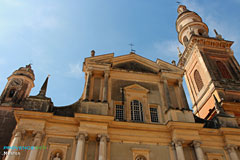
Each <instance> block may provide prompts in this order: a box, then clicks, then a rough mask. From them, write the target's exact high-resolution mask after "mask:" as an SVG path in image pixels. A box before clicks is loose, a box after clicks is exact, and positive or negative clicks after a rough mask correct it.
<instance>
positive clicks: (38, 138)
mask: <svg viewBox="0 0 240 160" xmlns="http://www.w3.org/2000/svg"><path fill="white" fill-rule="evenodd" d="M33 134H34V135H35V136H34V140H33V143H32V146H34V147H36V146H40V144H41V140H42V137H43V134H42V132H36V133H33ZM37 154H38V149H36V148H35V149H31V150H30V154H29V157H28V160H33V159H37Z"/></svg>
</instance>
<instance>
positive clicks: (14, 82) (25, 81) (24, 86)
mask: <svg viewBox="0 0 240 160" xmlns="http://www.w3.org/2000/svg"><path fill="white" fill-rule="evenodd" d="M34 80H35V76H34V73H33V70H32V69H31V65H26V67H21V68H19V69H18V70H16V71H14V72H13V74H12V75H11V76H10V77H8V82H7V84H6V86H5V88H4V90H3V92H2V95H1V97H0V105H1V106H15V105H17V104H19V103H20V102H21V101H22V100H23V99H24V98H26V97H28V96H29V94H30V91H31V89H32V88H33V87H34Z"/></svg>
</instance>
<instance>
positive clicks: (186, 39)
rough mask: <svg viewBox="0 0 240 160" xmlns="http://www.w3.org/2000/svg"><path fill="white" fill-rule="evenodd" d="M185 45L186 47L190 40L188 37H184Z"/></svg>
mask: <svg viewBox="0 0 240 160" xmlns="http://www.w3.org/2000/svg"><path fill="white" fill-rule="evenodd" d="M183 43H184V45H185V46H186V45H187V44H188V38H187V36H184V37H183Z"/></svg>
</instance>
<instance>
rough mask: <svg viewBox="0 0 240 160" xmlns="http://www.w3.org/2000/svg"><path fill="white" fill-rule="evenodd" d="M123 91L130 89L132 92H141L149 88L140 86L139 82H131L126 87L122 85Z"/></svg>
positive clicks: (146, 91) (145, 91)
mask: <svg viewBox="0 0 240 160" xmlns="http://www.w3.org/2000/svg"><path fill="white" fill-rule="evenodd" d="M124 90H125V91H130V92H131V91H132V92H142V93H148V92H149V90H148V89H146V88H144V87H142V86H140V85H139V84H133V85H130V86H127V87H124Z"/></svg>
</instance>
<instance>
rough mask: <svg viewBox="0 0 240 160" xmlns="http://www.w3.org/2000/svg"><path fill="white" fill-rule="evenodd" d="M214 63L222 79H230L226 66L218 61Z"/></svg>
mask: <svg viewBox="0 0 240 160" xmlns="http://www.w3.org/2000/svg"><path fill="white" fill-rule="evenodd" d="M216 63H217V67H218V70H219V71H220V72H221V74H222V77H223V78H226V79H231V78H232V77H231V75H230V74H229V72H228V70H227V68H226V66H225V65H224V64H223V63H222V62H220V61H217V62H216Z"/></svg>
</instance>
